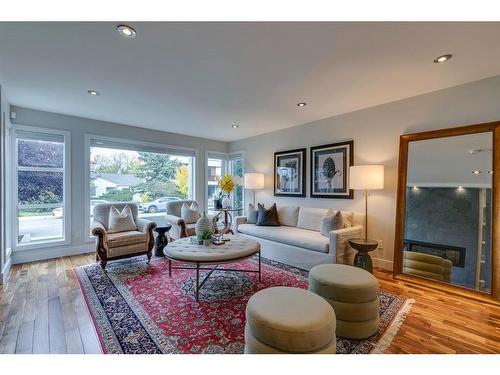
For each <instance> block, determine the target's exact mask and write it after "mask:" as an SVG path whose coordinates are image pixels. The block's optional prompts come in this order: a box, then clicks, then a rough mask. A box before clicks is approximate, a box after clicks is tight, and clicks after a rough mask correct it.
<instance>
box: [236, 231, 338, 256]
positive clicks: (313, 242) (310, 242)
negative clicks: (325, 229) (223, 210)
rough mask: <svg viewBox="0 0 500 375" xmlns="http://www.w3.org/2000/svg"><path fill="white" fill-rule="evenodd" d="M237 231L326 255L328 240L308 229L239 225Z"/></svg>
mask: <svg viewBox="0 0 500 375" xmlns="http://www.w3.org/2000/svg"><path fill="white" fill-rule="evenodd" d="M238 231H239V232H241V233H243V234H248V235H250V236H254V237H258V238H263V239H265V240H270V241H275V242H279V243H283V244H287V245H291V246H297V247H302V248H305V249H309V250H313V251H318V252H321V253H328V247H329V246H328V245H329V239H328V238H327V237H324V236H322V235H321V233H320V232H315V231H312V230H308V229H302V228H296V227H285V226H279V227H263V226H258V225H254V224H241V225H239V226H238Z"/></svg>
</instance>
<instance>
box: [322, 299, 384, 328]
mask: <svg viewBox="0 0 500 375" xmlns="http://www.w3.org/2000/svg"><path fill="white" fill-rule="evenodd" d="M325 300H326V301H327V302H329V303H330V305H332V307H333V310H334V311H335V316H336V317H337V322H338V321H339V319H342V320H344V319H347V320H349V321H351V322H362V321H364V320H370V319H373V318H375V317H377V316H378V314H379V307H380V303H379V299H378V298H375V299H372V300H371V301H369V302H358V303H352V302H340V301H335V300H333V299H329V298H325ZM337 326H338V325H337ZM337 329H338V327H337Z"/></svg>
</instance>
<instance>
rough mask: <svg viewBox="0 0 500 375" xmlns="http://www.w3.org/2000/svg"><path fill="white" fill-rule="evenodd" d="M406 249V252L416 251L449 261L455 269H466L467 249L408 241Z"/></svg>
mask: <svg viewBox="0 0 500 375" xmlns="http://www.w3.org/2000/svg"><path fill="white" fill-rule="evenodd" d="M404 247H405V250H406V251H414V252H417V253H422V254H429V255H435V256H438V257H440V258H443V259H448V260H450V261H451V262H452V263H453V267H461V268H464V267H465V250H466V249H465V247H458V246H450V245H441V244H435V243H429V242H421V241H413V240H408V239H405V240H404Z"/></svg>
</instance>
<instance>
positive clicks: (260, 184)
mask: <svg viewBox="0 0 500 375" xmlns="http://www.w3.org/2000/svg"><path fill="white" fill-rule="evenodd" d="M243 186H244V187H245V189H248V190H253V205H254V207H255V190H257V189H264V173H245V176H244V177H243Z"/></svg>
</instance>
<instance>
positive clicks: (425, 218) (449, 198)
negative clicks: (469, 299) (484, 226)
mask: <svg viewBox="0 0 500 375" xmlns="http://www.w3.org/2000/svg"><path fill="white" fill-rule="evenodd" d="M406 196H407V200H406V223H405V238H406V239H408V240H413V241H420V242H429V243H434V244H439V245H449V246H458V247H465V249H466V253H465V267H463V268H462V267H453V272H452V282H453V283H454V284H459V285H462V286H465V287H468V288H474V287H475V279H476V258H477V256H476V255H477V242H478V234H479V189H473V188H466V189H464V190H463V191H458V190H457V189H456V188H425V187H421V188H418V189H417V190H414V189H411V188H409V189H407V193H406Z"/></svg>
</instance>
